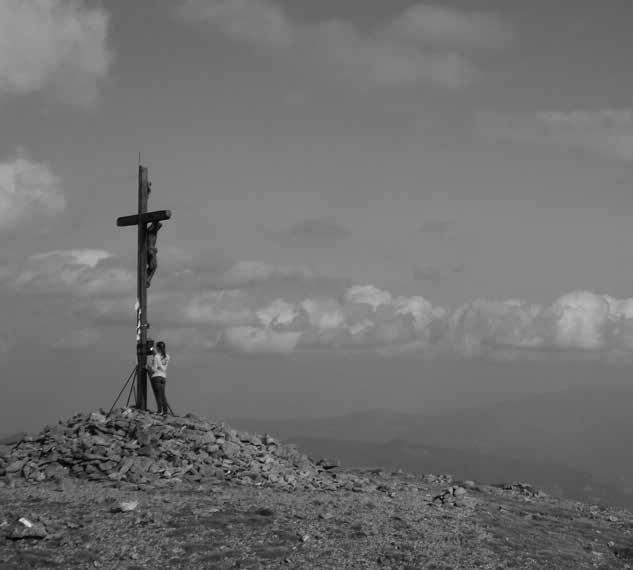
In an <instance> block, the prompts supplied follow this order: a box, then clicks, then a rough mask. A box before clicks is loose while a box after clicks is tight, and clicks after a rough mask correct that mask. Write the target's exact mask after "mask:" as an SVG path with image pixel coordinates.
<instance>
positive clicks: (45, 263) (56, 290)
mask: <svg viewBox="0 0 633 570" xmlns="http://www.w3.org/2000/svg"><path fill="white" fill-rule="evenodd" d="M112 257H113V256H112V255H111V254H110V253H108V252H107V251H103V250H98V249H76V250H56V251H49V252H46V253H38V254H35V255H31V256H30V257H28V258H27V259H26V261H25V262H24V264H23V265H22V267H21V268H20V270H19V271H18V272H17V275H16V276H15V278H14V280H13V281H12V285H13V287H14V288H15V289H16V290H19V291H20V292H22V293H39V294H69V295H78V296H82V297H84V296H94V295H103V296H110V295H119V294H125V293H126V292H129V291H130V290H134V289H133V288H134V287H135V284H136V277H135V275H134V274H133V273H132V272H131V271H130V270H128V269H125V268H124V267H121V266H118V265H116V264H113V263H112V261H114V260H113V259H112Z"/></svg>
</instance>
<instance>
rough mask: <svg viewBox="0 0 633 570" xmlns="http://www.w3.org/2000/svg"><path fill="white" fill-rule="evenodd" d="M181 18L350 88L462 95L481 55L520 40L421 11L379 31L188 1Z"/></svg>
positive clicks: (456, 16) (454, 15)
mask: <svg viewBox="0 0 633 570" xmlns="http://www.w3.org/2000/svg"><path fill="white" fill-rule="evenodd" d="M179 12H180V15H181V16H182V17H183V18H185V19H186V20H187V21H190V22H191V21H201V22H204V23H207V24H209V25H211V26H213V27H214V29H216V30H218V31H220V32H221V33H223V34H224V35H225V36H227V37H229V38H230V39H232V40H234V41H237V42H240V43H245V44H249V45H252V46H255V47H258V48H266V49H269V50H271V52H273V53H283V54H291V55H293V56H295V57H301V61H302V63H303V65H304V66H311V68H312V69H313V70H314V71H317V70H322V71H324V72H326V73H328V74H330V75H333V76H336V77H338V78H339V79H342V80H348V79H349V80H352V81H355V82H358V81H361V82H363V83H367V82H369V83H371V84H375V85H383V86H395V85H406V84H419V83H428V84H433V85H439V86H442V87H445V88H449V89H453V88H461V87H464V86H466V85H468V84H470V83H472V82H473V81H474V80H476V79H477V77H478V76H479V70H478V67H477V65H476V64H475V63H474V62H473V61H472V59H471V58H472V52H473V51H474V50H475V49H477V48H492V47H497V48H499V47H502V46H503V45H505V44H507V43H508V42H509V41H510V39H511V37H512V33H511V30H510V29H509V27H508V25H507V24H506V23H505V22H503V21H501V20H500V19H499V18H498V17H496V16H495V15H493V14H487V13H479V12H465V11H460V10H457V9H451V8H446V7H437V6H432V5H426V4H415V5H413V6H411V7H409V8H407V9H406V10H404V11H402V12H400V13H397V14H395V15H394V16H393V18H392V19H391V20H389V21H385V22H382V23H381V24H380V25H378V26H376V27H375V29H372V30H369V31H364V30H360V29H359V28H358V27H356V26H355V25H354V24H352V23H351V22H348V21H343V20H338V19H331V20H326V21H320V22H305V21H299V20H298V19H296V18H293V17H291V16H290V15H289V14H288V13H287V12H286V11H285V10H284V9H283V7H282V6H281V5H280V4H279V3H276V2H274V1H272V0H211V1H207V0H183V1H182V2H181V5H180V11H179Z"/></svg>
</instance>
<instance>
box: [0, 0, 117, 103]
mask: <svg viewBox="0 0 633 570" xmlns="http://www.w3.org/2000/svg"><path fill="white" fill-rule="evenodd" d="M107 35H108V15H107V13H106V12H105V11H104V10H103V9H102V8H99V7H88V6H87V5H86V4H85V3H84V2H83V0H3V1H2V2H0V94H2V93H5V94H12V95H21V94H26V93H33V92H37V91H41V90H43V89H45V88H47V87H52V88H53V89H55V90H57V91H58V92H59V93H60V95H63V97H64V100H71V101H74V102H78V103H81V104H86V103H91V102H93V101H94V99H95V97H96V95H97V90H98V86H99V83H100V82H101V80H102V79H103V78H104V77H105V76H106V75H107V72H108V68H109V66H110V61H111V54H110V52H109V50H108V47H107Z"/></svg>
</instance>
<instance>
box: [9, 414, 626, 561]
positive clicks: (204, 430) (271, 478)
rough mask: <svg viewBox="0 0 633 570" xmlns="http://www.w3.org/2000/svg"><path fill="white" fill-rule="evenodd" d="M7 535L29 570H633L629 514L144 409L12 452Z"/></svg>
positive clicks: (87, 417) (83, 418)
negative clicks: (345, 462)
mask: <svg viewBox="0 0 633 570" xmlns="http://www.w3.org/2000/svg"><path fill="white" fill-rule="evenodd" d="M0 533H1V535H0V568H16V569H18V568H19V569H22V568H117V569H118V568H130V569H131V568H148V569H149V568H186V569H190V568H191V569H194V568H218V569H219V568H314V569H321V568H332V569H347V568H393V569H395V568H402V569H404V568H408V569H414V568H446V569H447V568H454V569H462V568H464V569H467V568H494V569H497V568H552V569H558V568H570V569H572V568H573V569H576V568H631V567H633V514H631V513H630V512H628V511H623V510H617V509H613V508H605V507H600V506H597V505H585V504H582V503H578V502H573V501H567V500H562V499H556V498H552V497H549V496H547V495H545V494H543V493H541V492H539V491H538V490H536V489H534V488H533V487H531V486H530V485H529V484H526V483H507V484H501V485H480V484H477V483H475V482H473V481H454V480H453V479H452V477H451V476H450V475H431V474H426V475H414V474H407V473H403V472H401V471H396V472H385V471H382V470H380V469H372V468H368V469H354V470H350V469H345V468H342V467H340V466H339V465H338V464H337V462H336V461H332V460H319V461H314V460H312V459H310V458H308V457H306V456H305V455H303V454H301V453H300V452H299V451H297V450H296V449H295V448H294V447H292V446H286V445H284V444H282V443H280V442H278V441H277V440H276V439H275V438H273V437H271V436H269V435H257V434H250V433H246V432H238V431H236V430H233V429H231V428H230V427H229V426H227V425H225V424H215V423H212V422H209V421H207V420H204V419H202V418H198V417H196V416H193V415H188V416H186V417H184V418H179V417H176V418H175V417H168V418H163V417H159V416H155V415H152V414H148V413H144V412H138V411H134V410H120V411H117V412H116V413H115V414H113V415H112V416H110V417H109V418H106V417H105V416H104V415H103V414H101V413H92V414H77V415H76V416H74V417H73V418H70V419H69V420H66V421H63V422H60V423H59V424H58V425H56V426H47V427H46V428H44V429H43V430H42V431H41V432H40V433H39V434H38V435H35V436H25V437H24V438H23V439H22V440H20V441H18V442H16V443H15V444H13V445H7V446H4V447H0Z"/></svg>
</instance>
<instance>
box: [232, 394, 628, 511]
mask: <svg viewBox="0 0 633 570" xmlns="http://www.w3.org/2000/svg"><path fill="white" fill-rule="evenodd" d="M632 404H633V387H632V388H631V389H628V388H604V389H598V388H586V387H584V388H573V389H569V390H565V391H560V392H555V393H549V394H545V395H538V396H528V397H522V398H519V399H516V400H509V401H506V402H502V403H495V404H491V405H483V406H477V407H473V408H466V409H461V410H457V411H452V412H443V413H440V414H437V415H432V414H425V415H420V414H401V413H392V412H384V411H368V412H363V413H354V414H349V415H345V416H339V417H331V418H323V419H292V420H253V419H235V418H233V419H230V420H229V422H230V423H231V424H232V425H234V426H235V427H238V428H242V429H247V430H250V431H256V432H269V433H273V434H277V435H278V436H279V437H281V438H283V439H286V440H289V441H292V442H294V443H297V444H298V445H299V446H300V448H301V449H302V450H303V451H304V452H306V453H308V454H309V455H315V456H328V457H329V456H335V457H337V458H339V459H340V460H341V461H342V463H343V464H345V465H353V466H361V465H362V466H369V465H372V466H383V467H390V468H402V469H404V470H408V471H419V472H426V473H442V472H448V473H453V474H454V475H456V476H458V477H460V478H464V479H474V480H478V481H481V482H489V483H494V482H502V481H509V480H524V481H529V482H531V483H533V484H535V485H537V486H540V487H541V488H542V489H544V490H547V491H549V492H552V493H554V494H558V495H562V496H565V497H569V498H574V499H579V500H582V501H585V502H601V501H604V502H606V503H609V504H614V505H619V506H625V507H627V508H633V456H632V455H631V454H630V453H629V452H628V449H627V442H628V441H630V437H631V435H630V434H632V433H633V414H631V405H632Z"/></svg>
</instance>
